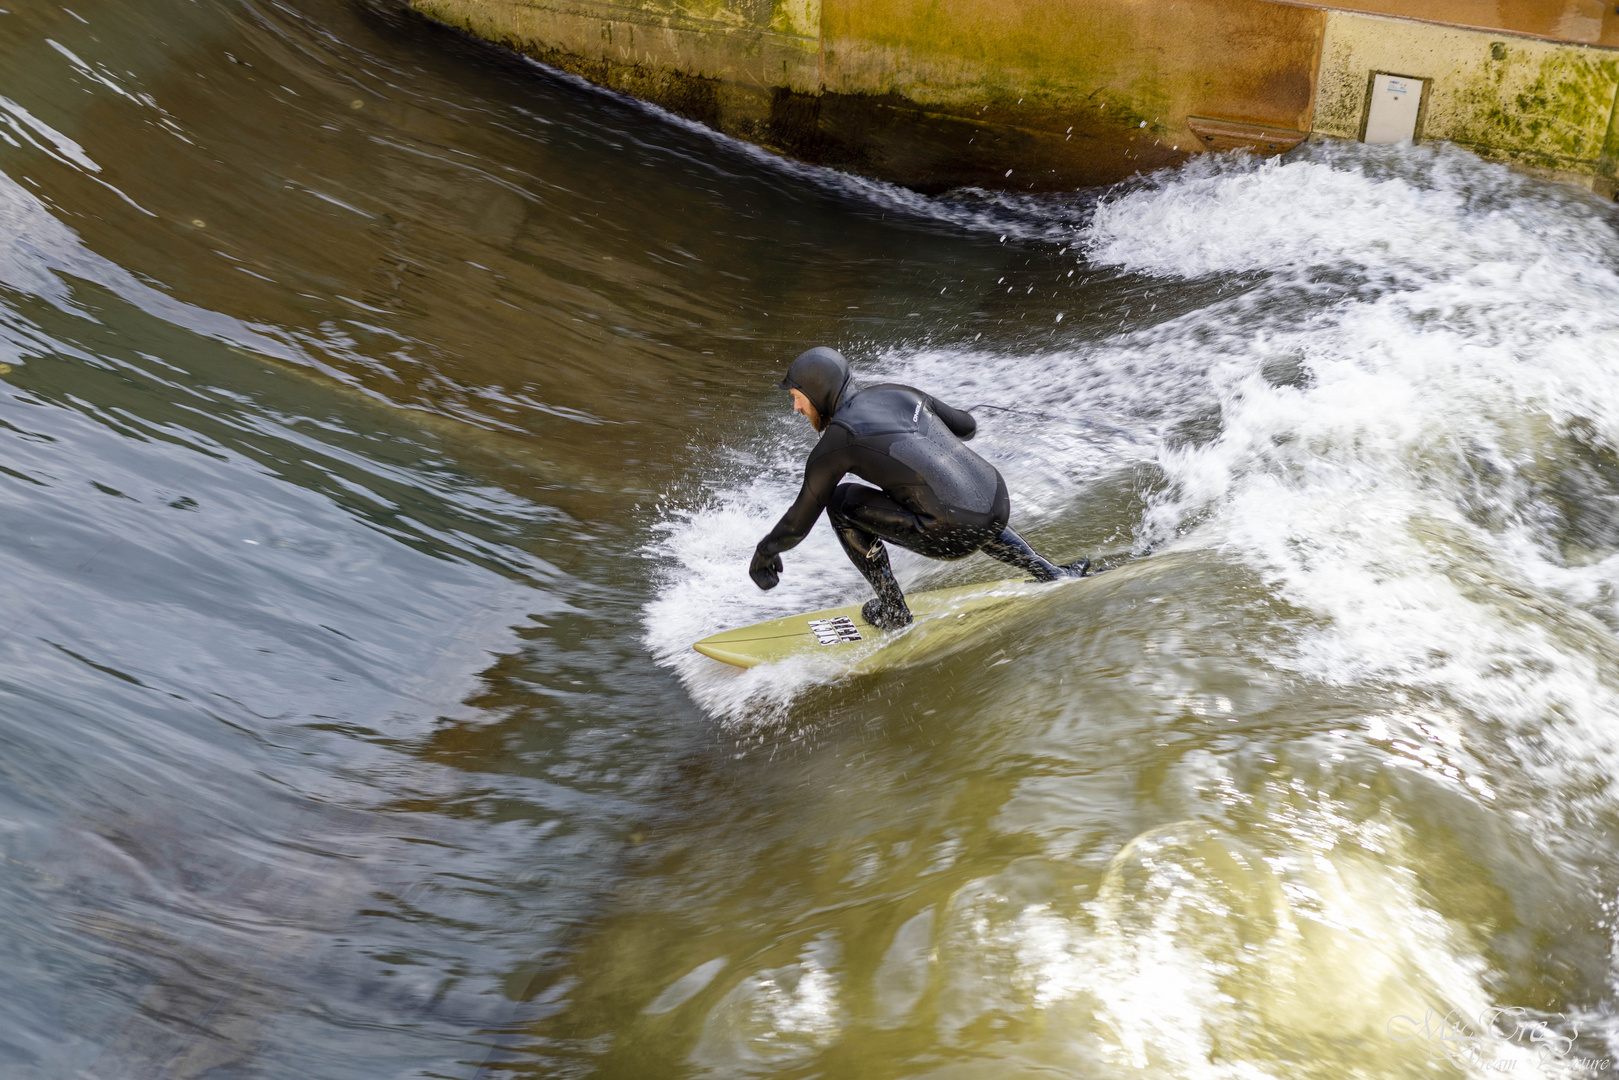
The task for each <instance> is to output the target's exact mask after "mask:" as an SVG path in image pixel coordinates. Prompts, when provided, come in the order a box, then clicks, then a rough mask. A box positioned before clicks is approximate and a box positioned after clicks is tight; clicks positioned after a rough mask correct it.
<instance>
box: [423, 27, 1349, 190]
mask: <svg viewBox="0 0 1619 1080" xmlns="http://www.w3.org/2000/svg"><path fill="white" fill-rule="evenodd" d="M409 2H410V3H411V4H412V6H414V7H415V8H416V9H417V10H418V11H421V12H422V13H424V14H426V15H429V16H430V17H432V18H435V19H437V20H439V21H442V22H445V23H448V24H450V25H452V26H456V27H459V28H461V29H464V30H467V31H468V32H470V33H472V34H474V35H476V36H478V37H481V38H484V39H486V40H489V41H493V42H496V43H498V44H502V45H506V46H508V47H510V48H513V49H516V50H518V51H520V52H523V53H526V54H527V55H529V56H533V57H535V58H536V59H539V60H542V61H545V62H546V63H549V64H552V65H554V66H556V67H559V68H562V69H563V70H566V71H570V72H574V73H575V74H579V75H583V76H584V77H586V78H588V79H591V80H592V81H594V82H597V83H600V84H602V85H605V86H610V87H612V88H614V89H617V90H621V91H623V92H625V93H628V94H632V95H634V96H636V97H639V98H643V99H645V100H649V101H652V102H655V103H657V104H660V105H663V106H665V107H667V108H669V109H671V110H673V111H674V112H677V113H679V114H681V115H683V116H687V117H689V118H691V119H694V120H699V121H701V122H703V123H706V124H709V125H711V126H713V127H715V128H717V129H719V130H721V131H724V132H727V133H728V134H732V135H736V136H739V137H741V138H744V139H748V140H750V141H753V142H756V143H759V144H761V145H763V146H767V147H771V148H773V149H777V150H780V151H783V152H785V153H788V154H791V155H793V156H795V157H798V158H800V159H802V160H807V161H812V162H817V163H822V164H827V165H833V166H837V167H840V168H846V169H850V170H853V171H856V172H862V173H866V174H867V175H871V176H876V177H879V178H881V179H886V180H891V181H895V182H898V183H901V184H907V185H909V186H912V187H916V188H919V189H921V190H939V189H943V188H948V187H954V186H961V185H967V184H972V185H979V186H983V187H991V188H1014V189H1017V190H1030V189H1038V190H1049V189H1053V188H1073V187H1075V186H1079V185H1091V184H1105V183H1111V182H1113V181H1116V180H1119V179H1122V178H1124V177H1126V176H1129V175H1130V174H1131V173H1134V172H1138V171H1145V170H1150V169H1154V168H1159V167H1162V166H1164V165H1172V164H1175V163H1176V162H1179V161H1183V160H1185V158H1186V157H1187V156H1188V155H1189V154H1190V153H1191V152H1193V150H1194V149H1196V147H1195V146H1194V143H1195V138H1194V136H1193V135H1192V133H1191V131H1190V130H1189V129H1188V127H1187V118H1188V117H1189V116H1194V115H1196V116H1212V117H1216V118H1220V119H1223V120H1227V121H1234V122H1240V123H1246V124H1252V125H1265V126H1269V127H1272V128H1283V129H1293V130H1299V131H1303V130H1308V125H1309V118H1310V114H1311V103H1312V98H1313V97H1314V94H1315V84H1316V66H1317V59H1318V55H1319V45H1320V39H1321V34H1322V28H1323V26H1324V25H1325V18H1326V16H1325V14H1324V13H1323V12H1322V11H1320V10H1318V9H1314V8H1310V7H1305V6H1298V5H1287V4H1275V3H1270V2H1268V0H1169V2H1167V3H1164V2H1152V0H948V2H945V0H409Z"/></svg>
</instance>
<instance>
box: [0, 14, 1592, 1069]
mask: <svg viewBox="0 0 1619 1080" xmlns="http://www.w3.org/2000/svg"><path fill="white" fill-rule="evenodd" d="M7 2H8V3H9V8H8V9H7V10H6V11H5V12H4V13H0V361H3V365H0V445H3V447H4V450H3V453H0V507H3V514H4V517H3V521H4V526H5V527H4V528H3V529H0V571H3V572H0V598H3V599H0V745H3V747H4V753H3V755H0V856H3V859H4V863H3V872H0V972H3V981H0V987H3V989H4V993H0V1073H3V1075H5V1076H6V1077H18V1078H30V1077H35V1078H57V1077H64V1078H65V1077H98V1078H99V1077H107V1078H112V1077H198V1078H204V1077H206V1078H235V1077H243V1078H246V1077H332V1078H353V1077H397V1076H420V1077H459V1078H469V1080H470V1078H472V1077H475V1076H503V1075H533V1076H600V1077H636V1078H640V1077H694V1078H695V1077H716V1078H719V1077H750V1076H760V1077H762V1076H769V1077H806V1078H807V1077H813V1076H825V1077H934V1078H940V1080H944V1078H949V1080H965V1078H977V1077H983V1078H1001V1077H1014V1076H1041V1077H1052V1076H1075V1077H1086V1078H1093V1077H1106V1078H1112V1077H1220V1078H1234V1080H1237V1078H1240V1080H1257V1078H1266V1077H1276V1078H1283V1077H1289V1078H1291V1077H1308V1078H1321V1080H1328V1078H1342V1077H1365V1078H1369V1080H1370V1078H1377V1080H1382V1078H1394V1077H1415V1076H1428V1075H1436V1074H1454V1073H1456V1072H1457V1071H1458V1069H1460V1070H1461V1071H1463V1072H1465V1073H1470V1074H1473V1075H1479V1076H1484V1075H1497V1074H1499V1073H1501V1072H1503V1071H1510V1072H1513V1073H1515V1074H1525V1073H1531V1072H1533V1073H1537V1074H1540V1075H1548V1076H1563V1077H1576V1076H1594V1075H1602V1074H1604V1073H1606V1072H1609V1071H1611V1064H1612V1063H1611V1061H1609V1060H1608V1059H1610V1058H1612V1057H1613V1055H1614V1054H1615V1052H1616V1050H1619V1047H1616V1046H1614V1045H1612V1044H1613V1043H1615V1042H1619V1027H1616V1026H1615V1025H1614V1023H1613V1021H1612V1020H1611V1019H1610V1011H1611V1007H1612V1005H1613V1003H1614V999H1615V996H1616V987H1615V973H1614V969H1613V964H1614V961H1613V957H1614V952H1615V946H1616V944H1619V941H1616V934H1619V928H1616V926H1615V923H1614V915H1615V910H1614V908H1615V899H1616V895H1619V869H1616V867H1615V863H1614V859H1613V848H1614V836H1615V828H1616V825H1619V813H1616V811H1619V791H1616V790H1615V789H1614V787H1613V785H1612V783H1611V780H1610V775H1611V773H1612V771H1613V769H1614V766H1615V764H1616V762H1619V738H1616V736H1615V731H1616V728H1615V725H1616V723H1619V639H1616V636H1615V634H1616V631H1619V217H1616V215H1615V213H1614V212H1613V209H1612V207H1611V206H1610V205H1605V204H1603V203H1600V202H1598V201H1596V200H1595V199H1593V198H1591V197H1589V196H1587V195H1584V194H1583V193H1580V192H1577V191H1574V190H1572V189H1567V188H1563V187H1558V186H1555V185H1550V184H1547V183H1543V182H1540V181H1536V180H1531V179H1527V178H1524V177H1521V176H1517V175H1514V174H1511V173H1509V172H1506V171H1505V170H1503V169H1501V168H1499V167H1497V166H1493V165H1488V164H1485V163H1482V162H1480V161H1478V160H1476V159H1474V158H1473V157H1471V156H1469V155H1467V154H1465V153H1463V152H1461V151H1457V150H1453V149H1448V148H1431V147H1421V148H1413V147H1403V148H1400V147H1393V148H1366V147H1327V146H1315V147H1305V148H1303V149H1302V150H1301V151H1300V152H1297V153H1294V154H1291V155H1289V156H1287V157H1285V158H1282V159H1277V160H1271V161H1266V162H1257V161H1252V160H1248V159H1245V158H1240V157H1239V158H1235V159H1216V158H1205V159H1202V160H1200V161H1199V162H1198V163H1197V164H1194V165H1192V166H1189V167H1187V168H1186V169H1183V170H1181V171H1178V172H1172V173H1167V174H1162V175H1158V176H1153V177H1147V178H1144V179H1139V180H1137V181H1134V182H1132V183H1130V184H1126V185H1123V186H1121V187H1120V188H1118V189H1115V190H1111V191H1108V192H1103V193H1088V194H1079V195H1068V196H1042V197H1033V196H1028V197H1006V196H989V195H985V194H983V193H971V192H968V193H959V194H957V195H954V196H951V197H947V198H943V199H937V200H928V199H922V198H920V197H917V196H914V195H910V194H908V193H905V192H902V191H897V190H894V189H889V188H886V187H883V186H881V185H876V184H872V183H869V182H863V181H856V180H852V179H850V178H846V177H841V176H838V175H836V174H832V173H826V172H821V171H817V170H808V169H804V168H800V167H796V166H791V165H788V164H785V163H782V162H779V161H776V160H775V159H773V158H771V157H770V156H769V155H766V154H763V153H761V152H758V151H754V150H750V149H748V148H745V147H741V146H738V145H736V144H733V143H730V142H728V141H726V140H723V139H720V138H718V137H715V136H713V135H711V134H709V133H707V132H706V131H704V130H702V129H700V128H695V127H693V126H691V125H687V124H684V123H682V122H680V121H677V120H674V119H672V118H670V117H667V116H664V115H662V114H660V113H657V112H656V111H653V110H648V109H645V108H642V107H639V106H636V105H634V104H633V103H629V102H625V101H623V100H620V99H618V98H615V97H613V96H611V95H607V94H603V93H601V92H599V91H596V90H593V89H591V88H589V87H587V86H584V85H582V84H578V83H576V82H574V81H572V80H569V79H566V78H563V77H561V76H557V75H555V74H553V73H549V72H547V71H545V70H543V69H541V68H538V67H535V66H533V65H530V64H527V63H526V62H522V61H519V60H517V59H515V58H512V57H509V56H506V55H505V54H501V53H498V52H496V51H494V50H490V49H486V48H484V47H482V46H479V45H476V44H474V43H471V42H468V41H465V40H463V39H461V38H459V37H456V36H454V35H452V34H449V33H447V32H444V31H441V30H439V29H437V28H435V27H433V26H432V25H430V24H428V23H426V22H424V21H422V20H420V19H418V18H416V17H414V16H412V15H410V14H408V13H407V12H405V11H403V10H402V9H400V8H398V7H397V6H395V5H393V4H392V3H386V2H383V0H376V2H354V3H336V2H333V3H326V4H320V3H315V2H313V0H289V2H286V3H275V2H272V0H234V2H232V0H196V2H183V0H153V2H150V3H142V4H115V3H111V2H108V0H90V2H86V0H75V2H74V4H73V6H72V7H71V9H70V8H68V7H61V6H53V5H48V4H41V3H34V4H23V5H19V4H16V3H15V2H11V0H7ZM812 344H831V345H835V346H837V347H839V348H841V349H843V350H844V351H845V352H847V353H848V355H850V356H851V357H852V358H853V359H854V361H855V363H856V366H857V371H858V377H859V378H861V379H864V380H867V381H872V380H877V379H896V380H902V381H907V382H912V383H915V384H917V385H920V386H923V387H925V388H927V389H928V390H929V391H931V392H932V393H934V394H935V395H936V396H938V397H940V398H942V399H944V400H947V401H950V402H952V403H955V404H958V405H962V406H975V407H980V408H979V410H978V415H979V417H980V425H981V426H980V432H981V433H980V436H979V438H978V439H977V440H976V441H975V443H974V446H975V448H977V449H978V450H979V451H980V453H982V454H983V455H984V456H986V457H987V458H989V459H990V460H991V461H993V462H995V463H996V464H997V465H998V466H999V467H1000V468H1001V469H1002V471H1003V472H1004V474H1005V475H1006V478H1007V481H1008V485H1009V487H1010V489H1011V491H1012V493H1013V513H1014V523H1015V524H1016V525H1017V526H1018V528H1019V529H1020V530H1021V531H1022V532H1023V533H1024V534H1025V535H1027V536H1029V537H1030V538H1031V539H1032V540H1033V541H1034V542H1035V543H1036V544H1037V545H1038V546H1040V547H1041V548H1042V549H1043V550H1046V551H1048V552H1050V553H1051V554H1052V555H1053V556H1056V557H1059V558H1061V559H1070V558H1075V557H1078V556H1080V555H1089V556H1091V557H1092V558H1093V559H1095V560H1096V561H1097V563H1098V565H1101V566H1106V567H1108V568H1109V572H1108V573H1107V574H1106V575H1105V576H1103V577H1101V578H1099V579H1098V580H1096V581H1095V582H1094V583H1091V584H1086V585H1067V586H1062V587H1060V588H1056V589H1053V590H1052V592H1051V593H1050V594H1049V595H1048V596H1043V597H1040V598H1038V599H1035V600H1033V601H1031V602H1029V603H1028V604H1026V605H1024V606H1023V607H1021V608H1019V609H1017V610H1015V611H1014V612H1013V613H1012V614H1011V615H1009V616H1008V617H1006V618H1005V619H1004V620H1003V621H1001V622H999V623H997V624H996V625H995V626H994V628H993V629H992V630H990V631H988V632H986V633H985V634H984V635H983V636H981V637H979V638H976V639H974V640H972V641H971V642H969V643H967V644H965V645H962V646H960V647H958V648H956V649H955V650H954V651H950V652H946V653H939V654H934V655H933V656H931V657H929V658H924V659H923V660H922V661H921V662H919V663H916V664H914V665H912V666H908V667H902V668H898V669H895V670H893V671H891V672H889V673H886V674H882V675H878V676H866V677H859V678H841V677H839V676H838V673H837V671H836V669H835V668H834V667H832V666H829V665H826V664H815V665H805V666H802V667H797V668H788V669H786V670H782V669H781V668H774V669H755V670H753V671H750V672H738V671H736V670H734V669H730V668H725V667H722V666H721V665H718V664H716V663H714V662H712V661H709V660H707V659H705V658H703V657H700V656H698V655H696V654H695V653H693V652H691V651H690V647H689V646H690V642H691V641H693V640H694V639H696V638H697V637H700V636H702V635H704V634H706V633H709V632H712V631H714V630H717V629H720V628H723V627H728V626H734V625H740V624H742V623H746V622H750V621H754V620H757V619H760V618H766V617H770V616H773V615H778V614H785V613H790V612H793V611H800V610H805V609H808V608H813V607H822V606H829V605H831V604H833V603H836V602H846V601H849V600H852V599H857V598H859V597H860V596H861V582H860V580H859V578H858V577H857V576H856V574H855V573H854V571H853V569H852V568H850V567H849V566H848V565H847V563H846V562H845V561H844V559H843V556H842V555H841V553H840V552H839V551H838V549H837V547H836V544H835V543H834V542H833V541H832V538H831V537H830V535H829V534H828V533H827V531H826V530H825V528H824V527H820V528H819V529H818V531H817V532H816V533H814V534H812V536H811V537H810V539H809V540H808V541H806V542H805V544H803V545H802V546H801V547H800V548H798V549H796V550H794V551H793V552H791V553H789V554H788V555H787V557H786V563H787V570H786V573H785V575H784V577H783V582H782V585H781V587H780V588H778V589H777V590H775V591H773V592H770V593H761V592H758V591H757V590H755V589H754V588H753V586H752V585H751V584H750V583H749V581H748V580H747V577H746V575H745V568H746V560H747V557H748V554H749V552H750V551H751V548H752V545H753V543H754V542H755V541H756V540H757V539H758V537H759V536H760V535H762V533H763V532H764V531H765V530H766V529H768V527H769V526H770V524H771V523H772V522H773V521H774V519H775V517H776V516H777V515H778V514H779V513H780V512H781V510H782V509H783V508H784V507H785V505H786V503H787V502H788V501H789V500H790V498H791V497H792V495H793V493H794V491H795V490H796V483H797V477H798V470H799V468H800V464H801V462H802V458H803V455H804V454H805V452H806V451H807V449H808V447H809V446H810V444H811V442H812V440H813V435H812V433H810V432H809V431H808V429H807V428H806V427H805V426H804V425H803V423H802V421H801V420H800V419H799V418H797V417H795V416H793V415H792V414H790V413H789V412H788V411H787V403H786V402H785V401H784V400H783V399H782V397H781V395H780V392H779V390H777V389H776V385H775V384H776V380H777V379H779V377H780V372H781V370H782V368H783V367H784V365H785V363H786V362H787V361H788V360H789V359H790V358H791V357H792V356H793V355H794V354H795V353H796V352H798V351H799V350H800V349H802V348H804V347H807V346H809V345H812ZM989 406H993V408H990V407H989ZM896 565H897V567H898V570H899V573H900V576H901V579H902V581H903V582H904V583H905V584H906V585H907V586H908V587H912V588H915V587H925V586H932V585H941V584H952V583H961V582H967V581H987V580H993V579H995V578H997V577H1000V576H1002V575H1001V569H1002V568H1000V567H999V566H998V564H994V563H992V562H990V561H989V560H987V559H984V558H981V557H980V558H973V559H968V560H965V561H962V562H959V563H930V562H927V561H925V560H921V559H917V558H912V557H910V556H907V555H901V556H900V557H898V558H897V559H896Z"/></svg>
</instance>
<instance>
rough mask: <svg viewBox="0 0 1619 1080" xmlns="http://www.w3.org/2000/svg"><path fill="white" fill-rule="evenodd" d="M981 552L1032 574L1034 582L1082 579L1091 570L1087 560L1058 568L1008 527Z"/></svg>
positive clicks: (1089, 562)
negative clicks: (1071, 578)
mask: <svg viewBox="0 0 1619 1080" xmlns="http://www.w3.org/2000/svg"><path fill="white" fill-rule="evenodd" d="M982 550H983V552H984V554H985V555H988V556H989V557H990V558H992V559H999V560H1000V561H1001V562H1003V563H1010V564H1011V565H1013V566H1015V567H1017V568H1018V569H1019V570H1024V571H1027V572H1028V573H1030V574H1033V575H1034V577H1035V580H1036V581H1056V580H1057V579H1058V578H1065V577H1084V576H1085V573H1086V571H1088V570H1089V569H1090V568H1091V561H1090V560H1089V559H1080V560H1078V561H1076V562H1071V563H1069V564H1068V565H1067V566H1058V565H1057V564H1056V563H1054V562H1052V561H1051V560H1050V559H1048V558H1046V557H1045V556H1044V555H1041V554H1040V553H1039V552H1038V551H1036V550H1034V548H1032V547H1030V546H1029V542H1028V541H1027V540H1025V539H1023V537H1021V536H1019V535H1018V534H1017V533H1015V532H1013V531H1012V527H1011V526H1010V525H1008V526H1007V527H1006V528H1004V529H1002V530H1001V534H1000V535H999V536H997V537H996V538H995V539H993V540H991V541H990V542H989V543H987V544H985V545H984V547H983V549H982Z"/></svg>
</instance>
